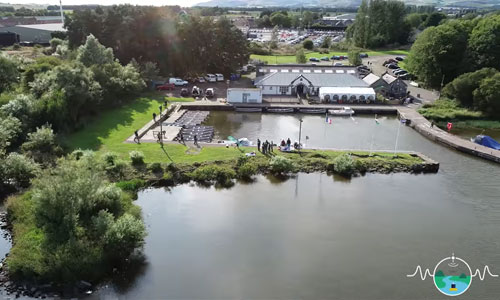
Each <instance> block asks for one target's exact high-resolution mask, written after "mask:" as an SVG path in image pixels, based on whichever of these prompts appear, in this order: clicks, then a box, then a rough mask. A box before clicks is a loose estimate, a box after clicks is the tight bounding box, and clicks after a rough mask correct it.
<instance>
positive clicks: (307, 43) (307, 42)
mask: <svg viewBox="0 0 500 300" xmlns="http://www.w3.org/2000/svg"><path fill="white" fill-rule="evenodd" d="M302 46H303V47H304V49H307V50H312V49H313V48H314V43H313V41H311V40H305V41H304V42H303V43H302Z"/></svg>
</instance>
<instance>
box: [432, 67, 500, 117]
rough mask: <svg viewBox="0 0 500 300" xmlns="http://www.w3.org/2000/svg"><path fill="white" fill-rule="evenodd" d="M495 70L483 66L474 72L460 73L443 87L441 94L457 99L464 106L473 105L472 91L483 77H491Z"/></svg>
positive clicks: (477, 86)
mask: <svg viewBox="0 0 500 300" xmlns="http://www.w3.org/2000/svg"><path fill="white" fill-rule="evenodd" d="M497 72H498V71H497V70H495V69H492V68H484V69H481V70H478V71H476V72H471V73H465V74H462V75H460V76H458V77H457V78H455V79H454V80H453V81H451V82H450V83H448V84H447V85H446V86H445V87H444V89H443V91H442V95H443V96H445V97H448V98H450V99H456V100H458V101H459V102H460V104H461V105H462V106H464V107H473V105H474V91H475V90H476V89H477V88H479V85H480V84H481V81H482V80H483V79H485V78H489V77H492V76H493V75H495V74H496V73H497Z"/></svg>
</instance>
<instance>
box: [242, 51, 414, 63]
mask: <svg viewBox="0 0 500 300" xmlns="http://www.w3.org/2000/svg"><path fill="white" fill-rule="evenodd" d="M363 53H367V54H368V56H381V55H408V50H380V51H366V52H363ZM333 55H343V56H347V52H341V51H330V52H329V53H328V54H326V53H319V52H309V53H306V58H307V59H309V58H311V57H316V58H321V57H324V56H328V57H331V56H333ZM250 59H258V60H261V61H265V62H266V63H268V64H293V63H295V62H296V60H295V55H255V54H252V55H250ZM346 62H347V61H346Z"/></svg>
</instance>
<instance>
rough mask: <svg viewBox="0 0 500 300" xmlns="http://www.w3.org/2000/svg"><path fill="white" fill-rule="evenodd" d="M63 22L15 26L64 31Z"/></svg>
mask: <svg viewBox="0 0 500 300" xmlns="http://www.w3.org/2000/svg"><path fill="white" fill-rule="evenodd" d="M63 26H64V24H63V23H51V24H33V25H17V26H16V27H22V28H30V29H37V30H43V31H66V28H64V27H63Z"/></svg>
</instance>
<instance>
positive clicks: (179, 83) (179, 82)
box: [168, 78, 188, 86]
mask: <svg viewBox="0 0 500 300" xmlns="http://www.w3.org/2000/svg"><path fill="white" fill-rule="evenodd" d="M168 83H171V84H174V85H176V86H183V85H188V82H187V81H185V80H182V79H180V78H170V79H169V80H168Z"/></svg>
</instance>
